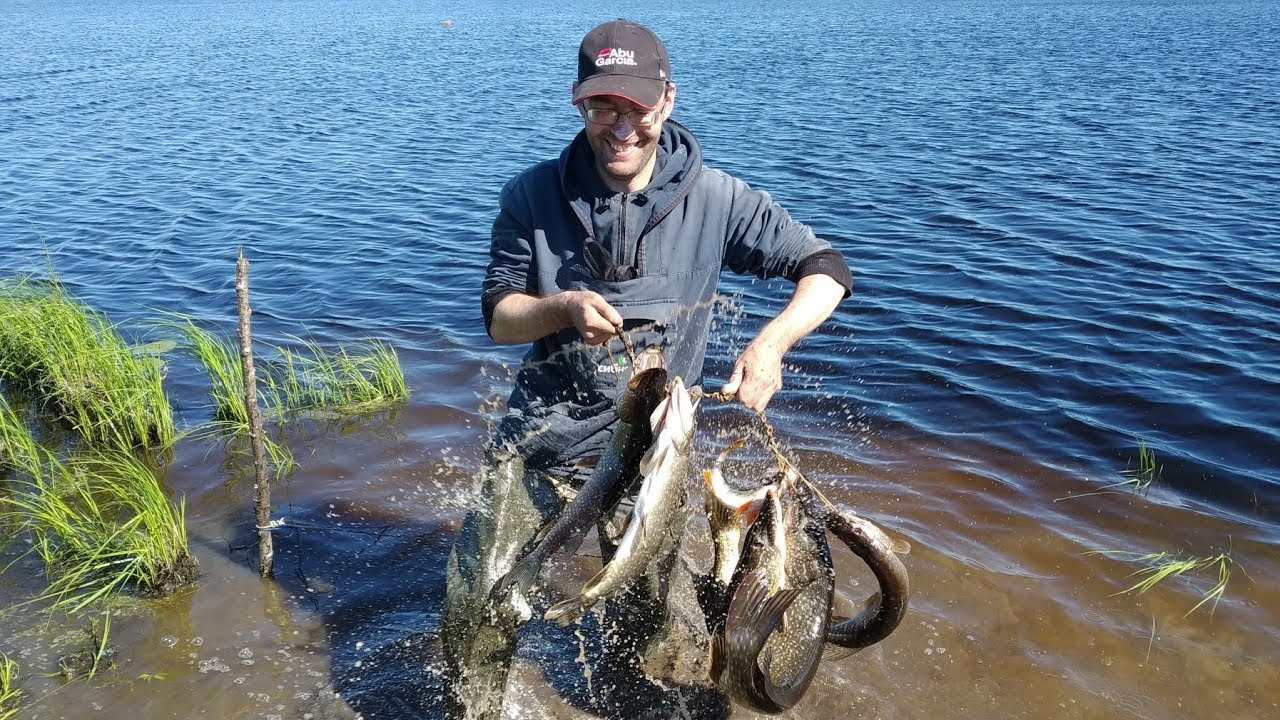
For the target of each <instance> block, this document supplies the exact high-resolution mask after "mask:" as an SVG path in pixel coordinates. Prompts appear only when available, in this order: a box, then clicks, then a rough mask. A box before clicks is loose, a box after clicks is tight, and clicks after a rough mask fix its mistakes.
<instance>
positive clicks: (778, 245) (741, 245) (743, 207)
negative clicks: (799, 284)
mask: <svg viewBox="0 0 1280 720" xmlns="http://www.w3.org/2000/svg"><path fill="white" fill-rule="evenodd" d="M732 182H733V202H732V211H731V214H730V218H729V227H728V229H727V244H726V246H725V258H724V264H725V267H727V268H729V269H730V270H732V271H734V272H736V273H740V274H751V275H755V276H756V277H759V278H762V279H766V278H773V277H785V278H787V279H788V280H791V281H792V282H796V281H799V280H800V278H802V277H804V276H806V275H813V274H818V273H821V274H824V275H828V276H830V277H831V278H832V279H834V280H835V281H836V282H838V283H840V284H841V285H843V286H844V288H845V296H846V297H847V296H848V295H849V293H850V291H851V290H852V287H853V276H852V274H851V273H850V272H849V267H848V265H847V264H846V263H845V261H844V257H843V256H842V255H841V254H840V252H839V251H838V250H835V249H834V248H832V247H831V244H830V243H828V242H827V241H826V240H823V239H822V238H820V237H818V236H817V235H815V234H814V232H813V228H811V227H809V226H808V225H806V224H804V223H802V222H799V221H798V220H796V219H794V218H792V217H791V214H790V213H788V212H787V211H786V209H785V208H783V207H782V206H781V205H779V204H778V203H776V202H774V201H773V198H771V197H770V196H769V193H767V192H764V191H763V190H755V189H753V188H751V187H750V186H748V185H747V184H746V183H744V182H742V181H741V180H737V179H736V178H735V179H733V181H732Z"/></svg>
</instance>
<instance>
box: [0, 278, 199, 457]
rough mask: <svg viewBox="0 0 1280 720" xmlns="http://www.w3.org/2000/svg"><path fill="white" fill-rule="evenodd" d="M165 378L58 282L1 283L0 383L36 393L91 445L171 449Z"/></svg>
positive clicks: (156, 363) (157, 365) (156, 364)
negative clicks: (2, 381)
mask: <svg viewBox="0 0 1280 720" xmlns="http://www.w3.org/2000/svg"><path fill="white" fill-rule="evenodd" d="M162 370H163V363H162V362H161V360H160V359H159V358H157V357H151V356H146V355H139V354H138V353H135V352H134V348H133V347H132V346H131V345H130V344H129V343H128V342H127V341H126V340H125V339H124V337H123V336H122V335H121V333H120V332H119V329H118V328H117V327H116V326H115V325H113V324H112V323H111V322H110V321H109V320H108V319H107V318H106V317H105V316H103V315H102V314H100V313H98V312H96V311H94V310H93V309H91V308H89V307H88V306H87V305H85V304H84V303H82V302H80V301H79V300H78V299H76V298H75V297H74V296H72V295H71V294H70V293H69V292H68V291H67V290H66V288H65V287H63V285H62V284H61V283H60V282H59V281H58V280H57V278H56V277H54V278H52V279H50V280H46V281H38V280H34V279H32V278H25V277H24V278H18V279H16V280H8V281H4V282H2V283H0V378H3V379H4V380H5V382H6V383H10V384H13V385H14V386H17V387H22V388H26V389H29V390H30V391H32V392H34V393H35V394H36V395H37V396H38V397H40V398H42V400H43V403H42V405H43V407H44V408H45V409H47V410H50V411H52V412H53V413H54V414H55V415H56V416H57V417H58V418H59V419H60V420H62V421H64V422H66V423H67V424H68V425H70V426H71V427H72V428H73V429H74V430H75V431H76V432H77V433H79V434H80V435H81V436H82V437H83V438H84V439H85V440H86V441H88V442H90V443H92V444H96V445H100V446H110V447H119V448H132V447H144V448H157V447H168V446H169V445H171V444H172V443H173V441H174V437H175V430H174V424H173V414H172V411H171V409H170V407H169V401H168V398H167V397H166V396H165V393H164V388H163V385H162V382H161V381H162V375H163V372H162Z"/></svg>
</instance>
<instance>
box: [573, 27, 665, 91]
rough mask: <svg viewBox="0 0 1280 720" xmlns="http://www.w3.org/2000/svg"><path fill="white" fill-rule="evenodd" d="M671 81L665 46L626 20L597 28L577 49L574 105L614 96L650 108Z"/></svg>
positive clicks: (651, 34)
mask: <svg viewBox="0 0 1280 720" xmlns="http://www.w3.org/2000/svg"><path fill="white" fill-rule="evenodd" d="M670 80H671V60H670V59H669V58H668V57H667V47H666V46H665V45H663V44H662V41H661V40H659V39H658V36H657V35H654V34H653V31H652V30H650V29H649V28H647V27H645V26H643V25H637V24H636V23H633V22H630V21H628V20H622V19H618V20H610V21H609V22H607V23H603V24H601V25H597V26H596V27H595V28H594V29H592V30H591V32H589V33H587V36H586V37H584V38H582V45H581V46H580V47H579V48H578V86H577V87H576V88H575V89H574V91H573V102H574V104H575V105H576V104H577V103H580V102H582V101H583V100H586V99H587V98H589V97H593V96H595V95H617V96H619V97H623V98H626V99H627V100H630V101H631V102H633V103H635V104H637V105H643V106H644V107H647V108H651V107H654V106H655V105H657V104H658V103H659V102H661V101H662V95H663V93H664V92H665V91H666V87H667V82H668V81H670Z"/></svg>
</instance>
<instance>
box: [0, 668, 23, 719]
mask: <svg viewBox="0 0 1280 720" xmlns="http://www.w3.org/2000/svg"><path fill="white" fill-rule="evenodd" d="M17 680H18V663H16V662H14V661H13V660H11V659H10V658H9V656H8V655H5V654H4V653H0V720H10V718H12V717H13V716H15V715H17V714H18V710H19V708H18V701H19V700H21V699H22V691H21V690H19V689H18V688H17Z"/></svg>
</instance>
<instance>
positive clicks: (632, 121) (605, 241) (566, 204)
mask: <svg viewBox="0 0 1280 720" xmlns="http://www.w3.org/2000/svg"><path fill="white" fill-rule="evenodd" d="M675 101H676V86H675V84H674V83H673V82H672V78H671V65H670V61H669V59H668V57H667V51H666V48H665V46H664V45H663V43H662V41H661V40H659V39H658V37H657V36H656V35H654V34H653V33H652V32H651V31H650V30H648V29H647V28H644V27H642V26H640V25H637V24H634V23H631V22H628V21H625V20H616V21H611V22H606V23H604V24H602V25H600V26H598V27H596V28H594V29H593V30H591V31H590V32H589V33H587V35H586V37H584V38H583V40H582V44H581V46H580V48H579V53H578V81H577V82H576V83H574V85H573V104H574V106H575V107H576V108H577V111H578V113H579V114H580V115H581V117H582V121H583V129H582V131H581V132H580V133H579V134H578V136H577V137H576V138H574V140H573V141H572V142H571V143H570V144H569V146H568V147H567V148H565V150H564V151H563V152H562V153H561V154H560V156H559V157H558V158H556V159H553V160H548V161H546V162H543V163H540V164H538V165H535V166H534V167H532V168H530V169H528V170H526V171H525V172H523V173H521V174H520V175H519V176H517V177H516V178H514V179H513V180H511V181H510V182H509V183H507V185H506V187H504V188H503V190H502V193H501V195H500V212H499V214H498V217H497V219H496V220H495V221H494V224H493V234H492V245H491V248H490V254H491V257H492V261H491V262H490V264H489V268H488V271H487V274H486V276H485V279H484V283H483V294H482V297H481V306H482V310H483V314H484V320H485V325H486V328H487V329H488V332H489V335H490V336H491V337H492V338H493V339H494V340H495V341H497V342H499V343H532V347H531V348H530V350H529V352H528V353H527V354H526V356H525V362H524V364H523V366H522V368H521V370H520V371H519V373H518V376H517V378H516V381H515V388H514V390H513V391H512V394H511V398H510V401H509V403H508V407H509V412H508V415H507V416H506V417H505V418H504V420H503V421H502V423H501V425H500V427H499V429H498V432H497V436H496V438H495V439H494V442H493V444H492V446H491V448H490V450H489V457H488V458H486V467H485V470H484V472H483V473H482V482H481V495H482V497H481V505H482V509H480V510H475V511H473V512H472V513H470V515H469V516H468V518H467V520H466V522H465V523H464V526H463V528H462V530H461V532H460V536H459V539H458V541H457V544H456V545H455V547H454V552H453V554H452V556H451V557H450V561H449V568H448V578H449V592H448V600H447V601H446V610H445V618H444V642H445V654H446V660H447V661H448V665H449V669H450V673H449V679H448V682H447V687H446V704H447V705H448V706H449V712H450V714H451V715H455V716H464V715H465V716H466V717H476V718H496V717H498V716H499V714H500V710H501V699H502V692H503V687H504V685H505V682H506V674H507V670H508V669H509V666H510V662H511V657H512V652H513V650H514V647H515V628H516V626H517V625H518V624H519V623H520V622H521V620H522V618H516V617H514V616H512V615H511V613H510V611H509V609H503V608H497V609H493V608H490V607H489V606H488V605H487V604H486V602H485V599H486V597H487V594H488V592H489V589H490V588H491V587H492V585H493V583H494V582H495V580H496V579H497V578H499V577H501V576H502V575H503V573H505V572H506V571H507V570H508V569H509V568H510V567H511V566H512V565H513V564H514V562H515V561H516V560H517V559H518V555H519V553H520V551H521V550H522V548H524V546H525V543H526V542H527V541H528V540H529V539H530V538H532V537H533V536H534V535H535V534H536V532H537V530H538V529H539V528H540V527H542V525H543V524H544V523H545V521H546V520H547V519H548V518H549V517H551V516H552V514H553V513H555V512H556V511H557V510H558V509H559V508H560V507H561V506H562V502H563V501H562V500H561V497H563V496H566V495H568V494H571V493H572V491H573V489H574V488H576V487H578V486H580V485H581V482H582V477H581V475H580V473H579V472H575V464H576V463H579V461H580V460H581V459H582V458H586V457H590V456H592V455H598V454H599V452H600V451H601V449H602V448H603V447H604V446H605V445H606V444H607V443H608V441H609V437H610V433H611V431H612V428H613V424H614V422H615V421H616V419H617V415H616V413H615V412H613V402H614V398H615V397H616V393H617V388H618V385H619V374H620V373H621V372H622V367H623V366H624V365H625V355H623V354H622V347H621V346H620V345H619V344H618V343H610V342H609V341H610V340H611V339H613V338H614V337H615V336H616V335H617V334H618V333H620V332H622V331H623V330H626V331H627V333H628V334H629V335H630V336H631V338H632V340H633V341H634V343H635V344H636V346H637V347H639V346H643V345H652V344H656V345H660V346H662V347H663V349H664V351H665V356H666V360H667V366H668V368H669V371H670V373H671V374H672V375H673V376H674V375H680V376H682V377H683V378H685V380H686V381H687V382H688V383H690V384H692V383H693V382H695V381H696V379H697V378H699V377H700V376H701V374H702V367H703V360H704V352H705V348H706V345H707V337H708V334H709V331H710V324H711V319H712V305H713V298H714V296H715V292H716V288H717V285H718V282H719V277H720V272H721V269H722V268H725V267H727V268H729V269H731V270H733V271H734V272H737V273H753V274H755V275H757V276H759V277H761V278H772V277H784V278H787V279H789V280H791V281H794V282H795V283H796V287H795V290H794V292H793V294H792V297H791V299H790V301H789V302H788V304H787V305H786V306H785V308H784V309H783V310H782V311H781V312H780V313H779V314H778V315H777V316H776V317H775V318H773V319H772V320H771V321H770V322H768V323H767V324H766V325H765V326H764V328H762V329H761V331H760V333H759V334H758V335H757V336H756V338H755V339H754V340H753V341H752V342H751V343H750V344H748V346H747V347H746V348H745V350H744V351H743V352H742V354H741V356H740V357H738V358H737V361H736V363H735V364H734V367H733V371H732V374H731V376H730V377H729V380H728V382H727V383H726V384H725V385H724V386H723V388H721V389H722V390H723V391H725V392H730V393H736V397H737V399H738V400H739V401H741V402H742V404H744V405H746V406H747V407H748V408H751V409H755V410H763V409H764V408H765V407H766V406H767V405H768V403H769V400H770V398H771V397H772V396H773V394H774V393H775V392H777V391H778V389H779V388H781V387H782V357H783V355H784V353H786V352H787V350H788V349H789V348H791V347H792V345H794V344H795V343H796V342H797V341H799V340H800V339H801V338H803V337H804V336H805V335H807V334H808V333H809V332H811V331H812V330H813V329H814V328H816V327H817V326H818V325H819V324H821V323H822V322H823V321H824V320H825V319H826V318H827V317H828V316H829V315H830V314H831V312H832V311H833V310H834V309H835V307H836V305H837V304H838V303H839V302H840V300H841V299H842V298H844V297H846V296H847V295H848V294H849V292H850V289H851V286H852V282H853V281H852V277H851V276H850V274H849V270H848V268H847V266H846V265H845V262H844V260H843V258H842V257H841V255H840V253H839V252H837V251H835V250H833V249H832V248H831V247H830V245H829V244H828V243H826V242H825V241H823V240H821V239H819V238H817V237H816V236H815V235H814V234H813V231H812V230H811V229H810V228H809V227H807V226H806V225H804V224H801V223H799V222H796V221H795V220H793V219H791V217H790V215H789V214H788V213H787V212H786V211H785V210H784V209H782V208H781V207H780V206H778V205H777V204H776V203H774V202H773V201H772V200H771V199H770V198H769V196H768V195H767V194H766V193H764V192H760V191H757V190H753V189H751V188H749V187H748V186H747V185H746V184H745V183H743V182H742V181H740V180H737V179H735V178H733V177H730V176H729V175H727V174H725V173H723V172H720V171H717V170H713V169H711V168H708V167H706V166H704V165H703V164H702V156H701V150H700V149H699V146H698V142H697V140H696V139H695V138H694V136H693V134H692V133H691V132H690V131H689V130H688V129H686V128H684V127H683V126H681V125H679V124H678V123H676V122H674V121H672V120H671V119H670V118H671V114H672V111H673V109H674V107H675ZM610 347H613V348H614V349H613V350H612V351H611V350H610ZM558 493H559V494H558ZM673 587H675V586H673ZM686 589H687V588H686ZM672 592H676V590H672ZM660 600H665V598H661V599H660ZM664 613H665V617H659V618H658V621H659V624H662V623H667V624H671V623H675V622H676V621H677V620H679V618H677V617H676V615H677V614H678V610H673V609H664V610H663V613H659V614H660V615H662V614H664ZM685 624H686V625H689V626H690V627H689V628H686V629H690V630H692V629H693V628H692V627H691V626H692V625H693V624H694V623H693V621H690V620H688V619H685ZM703 630H704V631H705V628H703ZM661 632H662V631H659V632H658V633H656V634H661ZM651 634H653V633H651ZM670 645H671V644H670V643H668V646H670ZM636 651H637V652H639V653H641V654H643V653H644V652H645V650H644V648H637V649H636ZM642 664H644V665H645V667H646V668H647V669H652V667H653V663H651V662H648V660H647V659H646V658H642ZM667 669H670V668H667ZM659 671H661V668H659ZM463 708H465V711H464V709H463Z"/></svg>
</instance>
